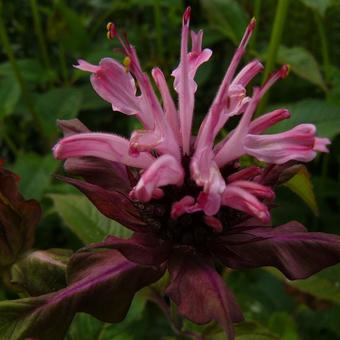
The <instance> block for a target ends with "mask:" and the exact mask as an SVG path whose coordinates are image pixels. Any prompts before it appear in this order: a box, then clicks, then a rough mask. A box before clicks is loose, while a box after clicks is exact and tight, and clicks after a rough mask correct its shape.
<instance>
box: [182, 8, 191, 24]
mask: <svg viewBox="0 0 340 340" xmlns="http://www.w3.org/2000/svg"><path fill="white" fill-rule="evenodd" d="M190 14H191V7H190V6H188V7H187V8H186V10H185V12H184V14H183V24H184V25H187V24H188V23H189V20H190Z"/></svg>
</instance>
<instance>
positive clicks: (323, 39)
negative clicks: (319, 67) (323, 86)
mask: <svg viewBox="0 0 340 340" xmlns="http://www.w3.org/2000/svg"><path fill="white" fill-rule="evenodd" d="M314 18H315V22H316V26H317V28H318V32H319V38H320V44H321V46H320V47H321V54H322V60H323V69H324V74H325V77H326V80H329V75H330V74H329V72H330V59H329V51H328V43H327V36H326V32H325V27H324V23H323V18H322V17H321V15H320V14H319V13H317V12H316V11H314Z"/></svg>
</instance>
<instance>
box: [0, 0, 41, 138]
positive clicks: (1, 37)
mask: <svg viewBox="0 0 340 340" xmlns="http://www.w3.org/2000/svg"><path fill="white" fill-rule="evenodd" d="M0 41H1V43H2V45H3V48H4V51H5V53H6V55H7V58H8V60H9V63H10V65H11V68H12V70H13V73H14V76H15V78H16V80H17V82H18V84H19V86H20V89H21V93H22V96H23V98H24V101H25V104H26V107H27V109H28V111H29V112H30V114H31V116H32V119H33V121H34V123H35V125H36V128H37V129H38V131H39V132H40V134H41V137H43V138H44V139H45V137H46V136H45V134H44V130H43V127H42V124H41V122H40V119H39V116H38V114H37V112H36V110H35V107H34V102H33V99H32V97H31V95H30V93H29V91H28V87H27V84H26V81H25V79H24V78H23V76H22V74H21V71H20V68H19V66H18V64H17V62H16V59H15V55H14V52H13V49H12V45H11V43H10V40H9V37H8V34H7V30H6V28H5V24H4V21H3V4H2V0H0Z"/></svg>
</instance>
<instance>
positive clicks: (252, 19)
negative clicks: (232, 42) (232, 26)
mask: <svg viewBox="0 0 340 340" xmlns="http://www.w3.org/2000/svg"><path fill="white" fill-rule="evenodd" d="M255 27H256V19H255V17H252V18H251V20H250V22H249V28H250V29H251V30H254V29H255Z"/></svg>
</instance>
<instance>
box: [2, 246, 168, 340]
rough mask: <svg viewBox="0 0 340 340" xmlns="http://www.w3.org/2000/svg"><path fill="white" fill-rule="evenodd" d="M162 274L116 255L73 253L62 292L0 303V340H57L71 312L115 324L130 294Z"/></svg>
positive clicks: (71, 316) (159, 271) (114, 251)
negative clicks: (66, 281) (82, 313)
mask: <svg viewBox="0 0 340 340" xmlns="http://www.w3.org/2000/svg"><path fill="white" fill-rule="evenodd" d="M162 274H163V270H161V269H159V268H157V267H151V266H140V265H138V264H136V263H133V262H130V261H128V260H127V259H126V258H124V257H123V256H122V255H121V254H120V253H119V252H117V251H116V250H107V251H102V252H95V253H93V252H80V253H76V254H75V255H74V256H73V257H72V259H71V261H70V264H69V270H68V278H69V286H68V287H66V288H64V289H62V290H60V291H58V292H56V293H52V294H47V295H42V296H39V297H36V298H27V299H20V300H13V301H4V302H0V338H1V339H25V338H29V337H33V338H39V340H54V339H63V336H64V334H65V332H66V330H67V328H68V326H69V324H70V323H71V321H72V319H73V317H74V315H75V313H77V312H85V313H89V314H92V315H93V316H95V317H97V318H98V319H100V320H102V321H104V322H111V323H112V322H119V321H121V320H122V319H123V318H124V317H125V315H126V313H127V311H128V309H129V306H130V303H131V300H132V298H133V296H134V294H135V293H136V292H137V291H138V290H139V289H141V288H143V287H145V286H147V285H149V284H151V283H153V282H155V281H157V280H158V279H159V278H160V277H161V275H162ZM13 336H15V337H13Z"/></svg>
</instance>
